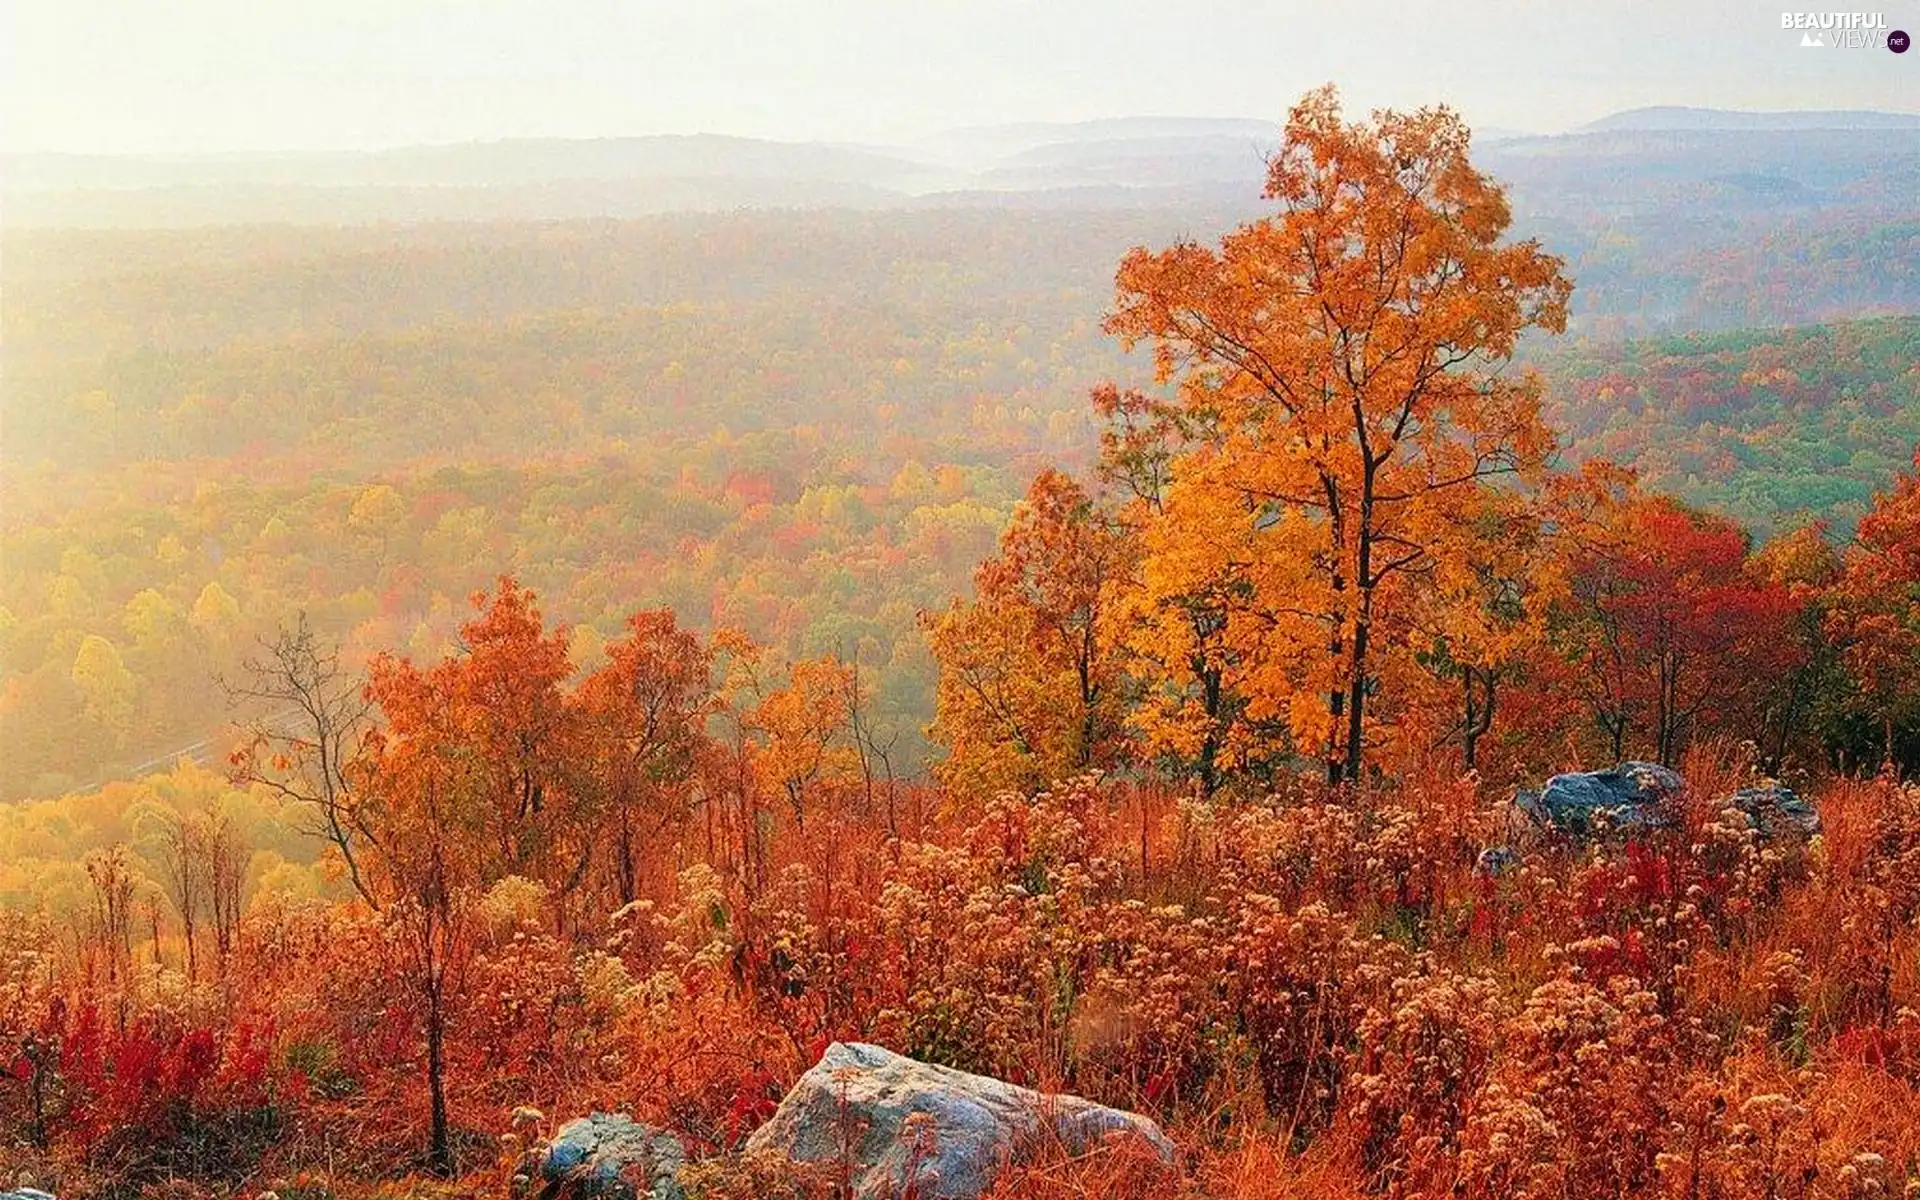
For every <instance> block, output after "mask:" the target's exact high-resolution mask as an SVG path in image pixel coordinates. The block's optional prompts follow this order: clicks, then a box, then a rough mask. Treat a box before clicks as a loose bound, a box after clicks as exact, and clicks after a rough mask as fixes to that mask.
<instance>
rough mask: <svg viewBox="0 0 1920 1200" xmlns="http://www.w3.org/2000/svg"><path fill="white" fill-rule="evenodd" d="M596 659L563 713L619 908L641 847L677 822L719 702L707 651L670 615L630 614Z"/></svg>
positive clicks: (633, 892)
mask: <svg viewBox="0 0 1920 1200" xmlns="http://www.w3.org/2000/svg"><path fill="white" fill-rule="evenodd" d="M605 652H606V658H607V660H608V661H607V663H606V665H605V666H603V667H601V668H600V669H599V670H597V671H595V672H594V673H593V674H591V675H589V676H588V677H587V678H586V679H585V680H583V681H582V682H581V684H580V686H579V688H578V689H577V690H576V692H575V693H574V697H573V701H572V703H573V705H574V707H575V709H576V710H577V711H578V713H579V715H580V719H581V720H582V722H583V724H584V729H583V735H584V739H585V743H586V745H587V746H588V747H590V749H589V750H588V754H589V756H590V759H589V761H590V763H591V770H590V775H591V778H592V781H593V782H592V786H594V787H596V788H597V789H598V790H599V792H600V794H601V796H602V798H603V799H602V803H601V804H600V806H599V807H600V811H601V812H602V813H603V814H604V815H603V817H602V826H603V828H604V827H611V832H612V855H613V862H612V864H611V868H612V871H613V879H614V891H615V894H616V896H617V897H618V899H619V903H621V904H626V903H629V902H630V901H632V900H633V899H635V898H636V896H637V895H638V894H639V892H638V887H639V871H640V866H641V863H640V855H641V850H642V845H643V842H644V841H645V840H649V839H651V838H652V837H654V836H657V835H658V834H659V833H660V832H661V831H662V830H663V829H664V828H665V827H666V826H667V825H668V824H669V823H670V822H672V821H673V820H675V819H676V818H682V817H684V816H685V815H686V811H687V808H688V801H687V797H686V795H685V791H686V784H687V781H688V780H689V779H690V778H691V777H692V776H693V774H694V773H695V771H696V769H697V767H698V765H699V758H700V756H701V754H702V753H703V752H704V751H705V750H706V748H707V745H708V741H709V738H708V734H707V730H706V722H707V719H708V717H709V716H710V715H711V714H712V713H713V711H714V709H715V706H716V704H717V703H718V696H717V694H716V691H715V687H714V681H713V678H712V676H713V670H714V651H713V649H712V648H711V647H710V646H709V645H708V644H707V643H706V642H705V641H703V640H702V639H701V638H700V636H699V635H697V634H695V633H692V632H690V631H688V630H686V629H682V628H681V627H680V626H679V624H678V622H677V621H676V620H675V618H674V614H673V611H672V610H671V609H651V610H646V611H643V612H637V613H634V614H633V615H632V616H631V617H629V618H628V619H627V636H626V637H624V638H621V639H620V640H618V641H616V642H612V643H610V644H608V645H607V646H606V647H605Z"/></svg>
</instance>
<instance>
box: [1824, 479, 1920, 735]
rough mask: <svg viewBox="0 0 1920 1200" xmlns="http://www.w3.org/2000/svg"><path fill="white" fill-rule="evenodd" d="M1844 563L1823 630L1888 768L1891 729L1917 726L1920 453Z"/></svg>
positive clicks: (1880, 499) (1863, 525) (1866, 522)
mask: <svg viewBox="0 0 1920 1200" xmlns="http://www.w3.org/2000/svg"><path fill="white" fill-rule="evenodd" d="M1844 561H1845V565H1844V569H1843V571H1842V573H1841V576H1840V578H1839V580H1838V581H1837V582H1836V584H1835V587H1834V589H1833V594H1832V601H1831V603H1832V615H1831V617H1830V619H1829V621H1828V631H1829V633H1830V634H1831V635H1832V636H1833V637H1834V639H1835V640H1836V642H1837V643H1838V644H1839V645H1840V646H1841V647H1842V654H1843V656H1844V660H1845V663H1846V667H1847V671H1848V673H1849V674H1850V675H1851V676H1852V678H1853V681H1854V687H1855V689H1856V691H1857V693H1858V695H1859V698H1860V702H1861V704H1862V705H1863V706H1864V707H1865V709H1866V710H1867V713H1868V715H1869V716H1870V717H1871V719H1872V720H1873V721H1874V722H1875V724H1876V725H1878V727H1879V732H1880V735H1881V756H1882V761H1883V762H1887V763H1891V762H1894V761H1895V744H1894V743H1895V730H1896V729H1897V728H1899V727H1901V726H1903V725H1905V724H1907V723H1909V722H1920V450H1916V452H1915V454H1914V471H1912V472H1910V473H1905V474H1902V475H1901V476H1900V477H1899V478H1898V479H1896V480H1895V481H1894V484H1893V486H1892V487H1891V488H1889V489H1888V490H1887V491H1885V492H1882V493H1881V494H1880V495H1879V496H1877V497H1875V499H1874V504H1873V509H1872V511H1870V512H1869V513H1868V514H1867V515H1866V516H1865V517H1863V518H1861V521H1860V526H1859V529H1858V530H1857V531H1856V532H1855V534H1854V540H1853V544H1852V545H1850V546H1849V547H1847V551H1846V554H1845V560H1844Z"/></svg>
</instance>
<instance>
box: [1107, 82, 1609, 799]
mask: <svg viewBox="0 0 1920 1200" xmlns="http://www.w3.org/2000/svg"><path fill="white" fill-rule="evenodd" d="M1468 141H1469V138H1468V131H1467V128H1466V126H1465V125H1464V124H1463V123H1462V122H1461V120H1460V119H1459V117H1458V116H1457V115H1456V114H1454V113H1453V112H1451V111H1450V110H1448V109H1445V108H1438V109H1423V110H1420V111H1418V112H1413V113H1396V112H1382V113H1379V114H1376V116H1375V117H1374V119H1373V120H1372V121H1371V122H1359V123H1349V122H1347V121H1345V120H1344V119H1343V118H1342V116H1341V113H1340V106H1339V100H1338V97H1337V95H1336V93H1335V92H1334V91H1333V90H1332V89H1331V88H1327V89H1322V90H1320V91H1316V92H1313V93H1311V94H1309V95H1308V96H1307V97H1306V98H1305V99H1303V100H1302V101H1301V102H1300V103H1299V104H1298V105H1296V106H1295V108H1294V109H1293V111H1292V113H1291V114H1290V116H1289V119H1288V121H1287V126H1286V134H1285V141H1284V143H1283V145H1282V146H1281V148H1280V151H1279V153H1278V154H1277V155H1276V156H1275V157H1274V159H1273V161H1272V163H1271V165H1270V167H1269V171H1268V176H1267V187H1266V194H1267V196H1268V197H1269V198H1270V199H1272V200H1275V201H1278V202H1279V205H1280V212H1279V213H1278V214H1277V215H1276V216H1273V217H1268V218H1264V219H1262V220H1258V221H1255V222H1253V223H1251V224H1248V225H1245V226H1243V227H1241V228H1240V229H1239V230H1237V231H1236V232H1234V233H1231V234H1229V235H1228V236H1227V237H1226V238H1225V239H1224V240H1223V241H1222V243H1221V245H1220V248H1219V249H1218V250H1213V249H1208V248H1206V247H1203V246H1200V245H1196V244H1193V243H1183V244H1179V245H1176V246H1174V247H1172V248H1170V249H1167V250H1165V251H1161V252H1159V253H1151V252H1149V251H1147V250H1145V249H1137V250H1135V251H1133V252H1132V253H1130V254H1129V255H1128V256H1127V257H1126V259H1125V260H1124V261H1123V262H1122V264H1121V267H1120V271H1119V277H1118V288H1119V299H1118V304H1117V307H1116V309H1115V311H1114V312H1113V313H1112V314H1111V316H1110V317H1109V319H1108V323H1107V327H1108V329H1109V330H1110V331H1111V332H1113V333H1116V334H1118V335H1120V337H1121V338H1122V339H1123V341H1124V342H1125V343H1126V344H1127V345H1129V346H1131V345H1133V344H1135V343H1138V342H1142V341H1145V342H1150V343H1151V344H1152V345H1153V347H1154V356H1155V364H1156V375H1157V378H1158V380H1159V381H1160V382H1161V383H1162V384H1168V383H1171V384H1174V385H1176V386H1175V390H1174V398H1173V399H1172V400H1171V401H1170V402H1168V407H1169V409H1170V410H1171V413H1170V415H1169V416H1168V417H1167V418H1166V419H1164V420H1163V421H1161V423H1160V428H1161V429H1162V430H1164V431H1165V432H1166V433H1168V434H1169V435H1171V436H1173V437H1174V438H1176V439H1177V445H1175V446H1174V447H1172V448H1171V452H1170V453H1169V454H1168V456H1167V457H1166V458H1165V459H1164V475H1165V480H1164V481H1165V487H1164V491H1163V493H1162V495H1161V496H1160V497H1159V507H1158V509H1157V510H1156V511H1155V513H1154V514H1153V516H1152V518H1151V523H1152V524H1154V525H1157V526H1159V527H1160V528H1158V529H1157V530H1154V531H1152V532H1151V533H1149V535H1148V537H1149V540H1148V551H1147V555H1148V556H1147V561H1146V563H1145V566H1144V568H1143V575H1144V584H1145V588H1146V590H1147V593H1148V595H1149V597H1150V598H1151V604H1150V605H1149V606H1148V608H1149V611H1150V612H1155V613H1160V614H1163V615H1164V616H1165V618H1166V622H1167V624H1168V625H1170V626H1171V625H1176V624H1182V623H1184V624H1186V625H1188V626H1191V625H1192V622H1191V621H1189V620H1187V619H1186V618H1185V617H1184V615H1183V613H1184V610H1185V606H1186V605H1187V604H1188V601H1189V598H1190V597H1193V596H1194V595H1196V594H1197V593H1206V592H1209V591H1211V592H1212V593H1214V594H1217V595H1219V596H1221V597H1222V598H1223V599H1224V605H1223V607H1224V609H1225V611H1224V614H1222V615H1223V616H1224V628H1223V629H1222V630H1221V631H1220V634H1219V636H1220V638H1221V640H1222V641H1223V642H1224V643H1225V644H1226V646H1227V647H1228V648H1229V649H1228V653H1229V654H1230V655H1231V656H1233V657H1234V658H1235V659H1236V660H1237V662H1238V666H1237V668H1236V670H1237V671H1238V673H1239V674H1241V675H1242V676H1243V678H1244V683H1245V690H1246V697H1247V706H1248V714H1249V716H1250V717H1251V718H1253V719H1256V720H1257V719H1261V718H1268V719H1278V720H1283V721H1284V722H1285V724H1286V726H1287V728H1288V729H1289V730H1290V731H1291V733H1292V736H1293V738H1294V740H1295V743H1296V745H1297V746H1298V748H1299V749H1300V750H1301V751H1303V752H1305V753H1311V754H1316V755H1318V756H1320V757H1321V758H1322V759H1323V760H1324V762H1325V764H1326V770H1327V775H1328V778H1329V779H1340V778H1346V779H1357V778H1358V777H1359V775H1360V772H1361V768H1362V764H1363V762H1364V760H1365V756H1366V751H1367V747H1368V745H1369V742H1370V740H1372V741H1375V742H1377V741H1378V740H1379V739H1380V735H1379V734H1378V733H1377V732H1376V733H1374V734H1373V735H1372V736H1371V739H1370V732H1369V722H1368V715H1367V710H1368V706H1369V701H1370V699H1371V698H1373V697H1374V696H1375V694H1376V692H1377V690H1378V689H1379V687H1380V682H1381V680H1382V678H1383V674H1382V671H1381V669H1380V666H1379V664H1378V662H1377V661H1376V652H1377V651H1376V643H1375V636H1374V633H1375V630H1376V628H1378V627H1379V626H1380V624H1381V623H1382V622H1383V621H1391V620H1392V619H1393V618H1394V617H1395V616H1396V614H1397V613H1399V612H1401V611H1402V610H1403V609H1404V608H1405V606H1406V605H1407V604H1409V603H1410V596H1411V595H1412V594H1414V593H1416V592H1418V591H1419V589H1420V588H1422V587H1423V586H1424V581H1425V580H1426V578H1427V577H1429V576H1430V575H1431V574H1432V572H1433V571H1434V570H1435V568H1436V565H1437V564H1440V563H1442V562H1446V561H1448V560H1450V559H1453V558H1455V557H1457V556H1458V555H1460V554H1461V553H1462V552H1463V549H1462V547H1463V545H1464V544H1467V543H1470V542H1471V539H1472V536H1473V534H1472V522H1471V521H1470V520H1468V519H1467V517H1468V514H1469V513H1470V512H1471V511H1473V510H1474V508H1475V507H1476V503H1477V497H1478V492H1479V489H1480V488H1481V487H1482V486H1484V485H1485V484H1486V483H1487V482H1488V481H1490V480H1495V479H1498V478H1500V477H1503V476H1505V477H1517V478H1519V479H1521V480H1532V479H1535V478H1537V476H1538V474H1539V473H1540V471H1541V470H1542V468H1543V466H1544V464H1545V461H1546V456H1547V454H1548V452H1549V450H1550V449H1551V446H1552V437H1551V435H1550V434H1549V432H1548V430H1547V428H1546V426H1545V424H1544V423H1543V422H1542V421H1541V419H1540V415H1539V409H1540V388H1539V385H1538V384H1537V382H1536V381H1535V380H1534V378H1533V377H1532V376H1531V375H1524V374H1523V375H1518V376H1516V375H1512V374H1509V373H1508V372H1506V371H1505V370H1504V366H1505V363H1506V360H1508V359H1509V358H1510V357H1511V355H1512V353H1513V350H1514V347H1515V343H1516V339H1517V338H1518V337H1519V335H1520V334H1521V333H1522V332H1523V331H1524V330H1526V329H1529V328H1533V327H1539V328H1545V329H1549V330H1559V329H1561V328H1563V326H1564V324H1565V320H1566V311H1567V298H1568V295H1569V292H1570V288H1571V285H1570V284H1569V283H1568V282H1567V280H1566V279H1565V278H1564V277H1563V276H1562V275H1561V273H1560V263H1559V261H1558V260H1557V259H1555V258H1553V257H1552V256H1551V255H1548V254H1545V253H1543V252H1542V251H1541V249H1540V247H1539V246H1538V244H1537V243H1535V242H1532V241H1524V242H1518V243H1512V244H1503V242H1502V238H1503V235H1504V234H1505V233H1506V230H1507V226H1508V223H1509V219H1510V218H1509V211H1508V207H1507V203H1506V199H1505V197H1504V195H1503V194H1502V192H1501V190H1500V188H1499V187H1498V186H1497V185H1495V184H1494V183H1493V181H1492V180H1490V179H1489V178H1488V177H1487V176H1485V175H1483V174H1481V173H1480V172H1479V171H1477V170H1475V169H1474V167H1473V165H1472V163H1471V162H1470V161H1469V158H1468ZM1161 640H1162V636H1161V634H1160V633H1159V632H1158V631H1155V632H1150V633H1149V634H1148V635H1147V642H1148V644H1149V645H1151V644H1153V643H1154V642H1158V641H1161ZM1170 640H1176V641H1178V642H1181V643H1190V642H1191V639H1190V638H1179V639H1170ZM1190 649H1191V647H1190V644H1188V645H1183V646H1182V650H1183V651H1187V650H1190ZM1191 657H1192V655H1191V654H1190V653H1185V654H1183V655H1181V656H1166V658H1167V661H1164V662H1162V663H1161V664H1160V665H1161V666H1162V668H1163V669H1164V670H1166V671H1168V672H1170V673H1173V674H1175V675H1176V676H1180V675H1184V674H1186V673H1187V672H1188V671H1189V668H1188V667H1187V666H1186V661H1188V660H1190V659H1191Z"/></svg>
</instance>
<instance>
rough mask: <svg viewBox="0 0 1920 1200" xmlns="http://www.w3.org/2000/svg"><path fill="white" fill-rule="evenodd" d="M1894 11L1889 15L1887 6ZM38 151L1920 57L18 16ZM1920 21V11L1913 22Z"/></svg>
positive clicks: (1465, 12)
mask: <svg viewBox="0 0 1920 1200" xmlns="http://www.w3.org/2000/svg"><path fill="white" fill-rule="evenodd" d="M1877 2H1878V0H1865V3H1866V4H1868V5H1871V4H1874V3H1877ZM0 4H4V5H6V6H7V7H6V16H5V25H4V27H0V121H4V126H3V127H0V138H4V141H5V144H6V145H7V147H8V148H11V149H57V150H74V151H111V152H125V151H134V152H154V151H161V152H165V151H217V150H272V149H315V148H349V147H375V146H388V145H397V144H405V143H413V142H446V141H463V140H468V139H475V138H482V139H484V138H497V137H521V136H549V135H553V136H567V137H594V136H609V135H621V134H643V133H692V132H703V131H704V132H716V133H736V134H747V135H756V136H769V137H783V138H826V139H836V140H867V141H885V140H904V139H908V138H911V137H913V136H915V135H918V134H922V133H928V132H932V131H934V130H937V129H941V128H946V127H950V126H955V125H970V124H989V123H997V122H1003V121H1018V120H1075V119H1083V118H1088V117H1100V116H1122V115H1179V116H1189V115H1192V116H1259V117H1278V116H1279V115H1280V114H1281V113H1282V112H1284V110H1285V108H1286V106H1287V104H1288V103H1289V102H1290V101H1292V100H1293V99H1294V98H1296V97H1297V96H1298V95H1299V94H1300V93H1301V92H1302V91H1304V90H1305V89H1306V88H1308V87H1311V86H1313V85H1315V84H1318V83H1321V82H1325V81H1328V80H1332V81H1334V82H1336V83H1338V84H1340V85H1341V87H1342V88H1343V89H1344V91H1345V92H1346V94H1347V97H1348V99H1349V101H1350V102H1351V103H1354V104H1356V105H1359V106H1363V107H1372V106H1376V105H1381V104H1387V105H1417V104H1421V103H1427V102H1432V101H1438V100H1445V101H1448V102H1450V103H1453V104H1454V105H1455V106H1457V107H1459V108H1460V109H1462V110H1463V111H1464V112H1465V113H1466V114H1467V116H1468V117H1469V118H1470V119H1471V120H1472V121H1473V122H1475V123H1476V124H1481V125H1488V126H1502V127H1513V128H1520V129H1528V130H1536V131H1541V132H1556V131H1559V130H1561V129H1565V128H1567V127H1569V126H1572V125H1575V124H1579V123H1580V122H1583V121H1587V120H1591V119H1593V118H1595V117H1599V116H1603V115H1605V114H1606V113H1609V112H1613V111H1616V110H1618V109H1622V108H1631V107H1637V106H1640V105H1647V104H1693V105H1711V106H1719V107H1730V108H1888V109H1904V110H1915V109H1920V50H1915V51H1911V52H1909V53H1906V54H1902V55H1895V54H1890V53H1888V52H1887V51H1886V50H1884V49H1878V50H1827V51H1816V50H1807V49H1801V48H1799V45H1798V39H1799V35H1797V34H1794V33H1789V32H1786V31H1783V30H1782V29H1781V27H1780V12H1781V9H1780V8H1779V7H1777V6H1775V5H1771V4H1766V3H1764V2H1756V0H1744V2H1731V0H1660V2H1657V3H1632V2H1627V0H1559V2H1557V3H1547V2H1540V0H1430V2H1424V3H1412V2H1407V3H1385V2H1384V0H1362V2H1359V3H1323V4H1295V3H1254V2H1242V3H1221V2H1214V0H1154V2H1146V0H764V2H762V0H625V2H615V0H0ZM1884 11H1885V12H1886V14H1887V19H1888V23H1889V24H1890V25H1891V26H1892V27H1893V28H1904V29H1908V30H1910V31H1912V32H1914V33H1916V34H1920V0H1902V2H1901V3H1900V4H1898V5H1897V6H1894V7H1889V8H1886V9H1885V10H1884Z"/></svg>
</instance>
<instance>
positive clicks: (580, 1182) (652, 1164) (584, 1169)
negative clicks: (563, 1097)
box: [535, 1113, 687, 1200]
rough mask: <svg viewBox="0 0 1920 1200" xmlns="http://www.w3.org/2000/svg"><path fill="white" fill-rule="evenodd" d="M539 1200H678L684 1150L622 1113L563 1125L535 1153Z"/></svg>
mask: <svg viewBox="0 0 1920 1200" xmlns="http://www.w3.org/2000/svg"><path fill="white" fill-rule="evenodd" d="M535 1159H536V1161H535V1171H536V1172H537V1174H538V1177H539V1180H540V1182H541V1184H542V1187H541V1191H540V1195H541V1196H542V1197H543V1198H544V1200H557V1198H558V1197H563V1196H564V1197H569V1198H577V1200H684V1197H685V1193H684V1192H683V1191H681V1188H680V1178H679V1176H680V1168H681V1167H683V1166H685V1165H686V1162H687V1151H686V1147H684V1146H682V1145H681V1144H680V1139H679V1138H676V1137H674V1136H673V1135H672V1134H670V1133H666V1132H663V1131H662V1130H658V1129H655V1128H653V1127H652V1126H651V1125H642V1124H641V1123H640V1122H638V1121H636V1120H634V1119H633V1118H632V1117H629V1116H627V1115H626V1114H625V1113H593V1114H591V1115H589V1116H585V1117H581V1118H580V1119H578V1120H575V1121H569V1122H567V1123H566V1124H565V1125H562V1126H561V1127H560V1131H559V1132H558V1133H556V1134H554V1135H553V1140H551V1141H549V1142H548V1143H547V1144H546V1145H545V1146H543V1147H541V1148H540V1149H539V1150H538V1151H537V1152H536V1154H535Z"/></svg>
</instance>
